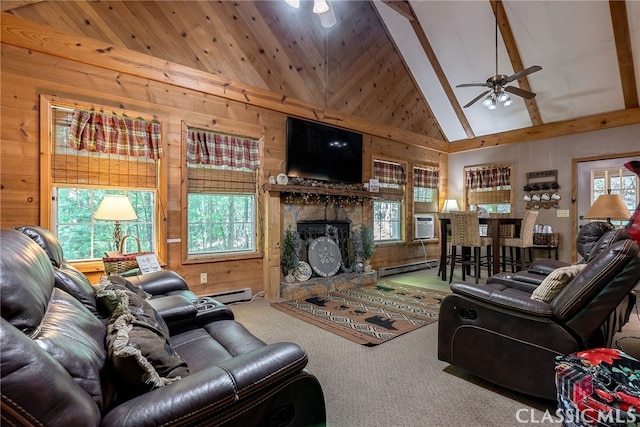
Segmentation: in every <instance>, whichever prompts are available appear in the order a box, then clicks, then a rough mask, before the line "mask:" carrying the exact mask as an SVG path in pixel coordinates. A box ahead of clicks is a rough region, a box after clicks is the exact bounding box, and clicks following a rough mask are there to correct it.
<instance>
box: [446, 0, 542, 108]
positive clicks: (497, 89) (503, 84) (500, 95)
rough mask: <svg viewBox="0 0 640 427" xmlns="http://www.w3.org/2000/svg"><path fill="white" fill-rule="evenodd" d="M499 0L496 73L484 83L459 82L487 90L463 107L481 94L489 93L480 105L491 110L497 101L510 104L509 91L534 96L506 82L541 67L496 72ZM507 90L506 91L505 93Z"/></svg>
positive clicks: (477, 99) (477, 97) (527, 97)
mask: <svg viewBox="0 0 640 427" xmlns="http://www.w3.org/2000/svg"><path fill="white" fill-rule="evenodd" d="M500 3H501V2H500V1H498V2H496V13H495V15H496V38H495V40H496V74H495V75H494V76H492V77H489V78H488V79H487V81H486V82H485V83H463V84H459V85H457V86H456V87H488V88H489V90H487V91H484V92H482V93H481V94H480V95H478V96H476V97H475V98H473V99H472V100H471V101H469V103H467V105H465V106H464V107H463V108H467V107H470V106H471V105H473V104H475V103H476V102H477V101H479V100H480V98H482V97H483V96H485V95H487V94H489V95H488V96H487V97H486V98H485V100H484V101H482V105H484V106H485V107H487V108H489V109H490V110H493V109H495V108H496V106H497V105H498V102H501V103H502V104H503V105H504V106H505V107H506V106H507V105H511V103H513V100H511V97H510V96H509V93H511V94H513V95H517V96H520V97H522V98H525V99H532V98H534V97H535V96H536V94H535V93H533V92H529V91H528V90H524V89H520V88H519V87H516V86H507V84H509V83H511V82H512V81H514V80H518V79H520V78H522V77H524V76H527V75H529V74H532V73H535V72H536V71H540V70H542V67H541V66H539V65H532V66H531V67H528V68H525V69H524V70H522V71H518V72H517V73H515V74H512V75H510V76H506V75H504V74H498V9H497V8H498V7H500ZM507 92H508V93H507Z"/></svg>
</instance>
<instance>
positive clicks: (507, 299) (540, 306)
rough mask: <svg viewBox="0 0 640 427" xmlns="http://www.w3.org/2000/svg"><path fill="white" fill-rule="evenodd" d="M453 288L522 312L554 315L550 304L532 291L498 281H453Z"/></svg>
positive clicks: (461, 292)
mask: <svg viewBox="0 0 640 427" xmlns="http://www.w3.org/2000/svg"><path fill="white" fill-rule="evenodd" d="M451 290H452V291H453V293H455V294H459V295H465V296H468V297H471V298H475V299H477V300H481V301H484V302H486V303H489V304H491V305H494V306H498V307H502V308H506V309H509V310H513V311H517V312H520V313H524V314H528V315H533V316H539V317H552V316H553V311H552V310H551V305H550V304H548V303H546V302H543V301H538V300H534V299H531V294H530V293H527V292H525V291H521V290H519V289H514V288H510V287H508V286H504V285H501V284H498V283H491V284H486V285H476V284H475V283H466V282H453V283H451Z"/></svg>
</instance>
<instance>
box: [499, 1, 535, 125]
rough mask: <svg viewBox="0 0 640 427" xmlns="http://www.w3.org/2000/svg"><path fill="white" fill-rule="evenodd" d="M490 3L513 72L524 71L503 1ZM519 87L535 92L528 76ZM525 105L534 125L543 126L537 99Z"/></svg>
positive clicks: (522, 79) (528, 101)
mask: <svg viewBox="0 0 640 427" xmlns="http://www.w3.org/2000/svg"><path fill="white" fill-rule="evenodd" d="M489 3H490V4H491V8H492V9H493V14H494V15H496V16H497V18H496V19H497V20H498V24H499V25H498V27H499V28H500V34H501V35H502V40H503V41H504V45H505V47H506V48H507V53H508V54H509V59H510V60H511V65H512V66H513V71H514V72H516V73H517V72H518V71H521V70H524V69H525V66H524V64H523V63H522V59H521V58H520V51H519V50H518V45H517V44H516V39H515V38H514V37H513V32H512V31H511V25H510V24H509V18H507V13H506V12H505V10H504V5H503V4H502V1H501V0H490V1H489ZM518 85H519V86H520V89H524V90H526V91H529V92H533V91H532V90H531V85H530V84H529V79H528V78H527V76H524V77H522V78H520V79H518ZM524 103H525V105H526V106H527V111H528V112H529V117H530V118H531V123H533V125H534V126H540V125H541V124H542V118H541V117H540V111H539V110H538V103H537V102H536V99H535V98H533V99H525V100H524Z"/></svg>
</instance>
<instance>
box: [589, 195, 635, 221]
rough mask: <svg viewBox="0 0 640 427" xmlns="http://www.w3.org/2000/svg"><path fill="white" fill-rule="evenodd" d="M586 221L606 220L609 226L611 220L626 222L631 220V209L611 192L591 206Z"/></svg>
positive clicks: (618, 196)
mask: <svg viewBox="0 0 640 427" xmlns="http://www.w3.org/2000/svg"><path fill="white" fill-rule="evenodd" d="M583 218H584V219H606V220H607V222H608V223H609V224H611V220H612V219H613V220H619V221H625V220H628V219H629V218H631V213H630V212H629V209H627V207H626V206H625V204H624V202H623V201H622V198H620V195H618V194H611V190H608V191H607V194H602V195H601V196H600V197H598V198H597V199H596V201H595V202H594V203H593V205H591V207H590V208H589V210H588V211H587V213H585V214H584V216H583Z"/></svg>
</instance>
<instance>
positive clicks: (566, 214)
mask: <svg viewBox="0 0 640 427" xmlns="http://www.w3.org/2000/svg"><path fill="white" fill-rule="evenodd" d="M557 216H558V218H561V217H562V218H569V209H558V215H557Z"/></svg>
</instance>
